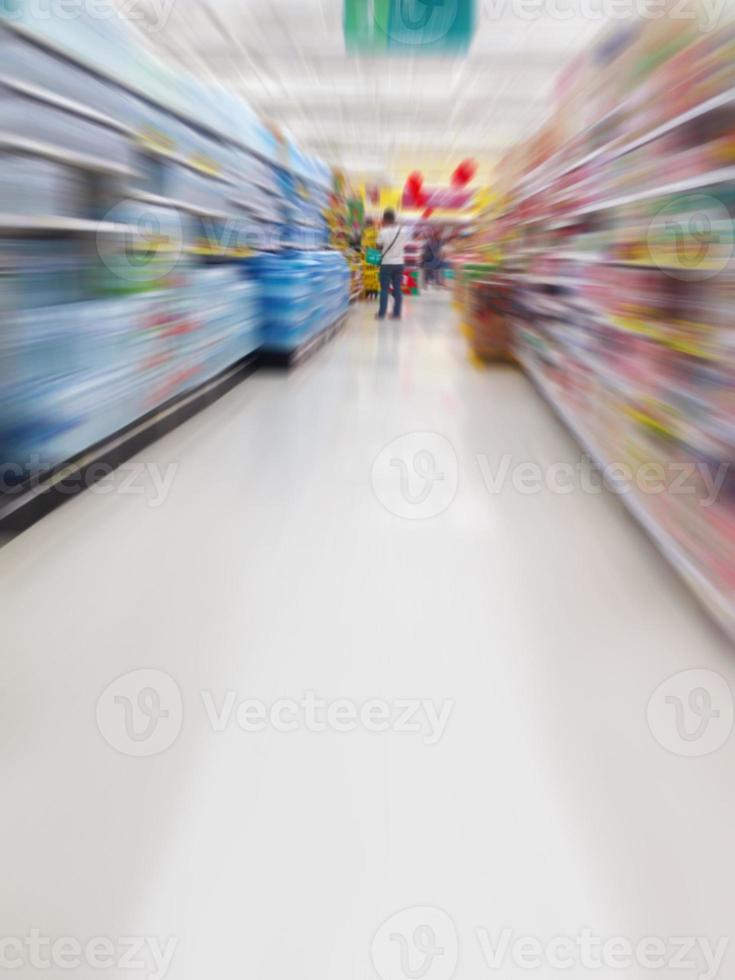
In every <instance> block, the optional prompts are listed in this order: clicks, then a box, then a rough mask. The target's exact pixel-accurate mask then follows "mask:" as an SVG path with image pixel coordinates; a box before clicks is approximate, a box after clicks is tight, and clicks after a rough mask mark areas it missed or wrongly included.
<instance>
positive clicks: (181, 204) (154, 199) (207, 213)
mask: <svg viewBox="0 0 735 980" xmlns="http://www.w3.org/2000/svg"><path fill="white" fill-rule="evenodd" d="M129 197H130V198H131V199H132V200H134V201H140V202H141V203H142V204H150V205H152V206H153V207H160V208H171V209H173V210H176V211H184V212H186V213H187V214H194V215H197V216H198V217H201V218H215V219H217V220H222V221H227V220H228V218H230V217H232V216H231V215H228V214H227V213H226V212H225V211H217V210H214V209H212V208H204V207H201V205H199V204H191V203H190V202H189V201H180V200H178V199H177V198H173V197H162V196H161V195H159V194H148V193H146V192H145V191H133V192H132V193H131V194H130V195H129Z"/></svg>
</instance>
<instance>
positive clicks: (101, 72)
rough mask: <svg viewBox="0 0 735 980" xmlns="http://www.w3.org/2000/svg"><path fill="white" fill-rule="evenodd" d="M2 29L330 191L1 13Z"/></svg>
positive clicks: (209, 134)
mask: <svg viewBox="0 0 735 980" xmlns="http://www.w3.org/2000/svg"><path fill="white" fill-rule="evenodd" d="M3 29H5V30H7V31H10V32H11V33H13V34H16V35H17V36H18V37H21V38H23V39H24V40H25V41H27V42H28V43H29V44H32V45H34V46H35V47H38V48H41V49H42V50H44V51H46V52H48V53H50V54H53V55H55V56H56V57H58V58H62V59H63V60H65V61H67V62H70V63H72V64H74V65H76V66H77V67H80V68H82V69H84V70H85V71H87V72H89V73H90V74H91V75H94V76H95V77H96V78H101V79H104V80H105V81H108V82H112V83H113V84H115V85H117V86H119V87H120V88H121V89H123V90H124V91H126V92H130V93H131V94H132V95H134V96H136V98H139V99H142V100H143V101H144V102H145V103H146V104H147V105H151V106H155V107H156V108H158V109H162V110H163V111H165V112H167V113H169V114H170V115H172V116H174V117H175V118H176V119H179V120H181V121H182V122H184V123H186V124H187V125H188V126H191V127H192V128H193V129H195V130H196V131H197V132H199V133H203V134H204V135H206V136H209V137H210V138H213V139H215V140H217V141H219V142H223V143H226V144H228V145H229V146H235V147H237V148H238V149H240V150H244V152H245V153H248V154H249V155H250V156H251V157H253V158H254V159H256V160H259V161H260V162H261V163H265V164H267V165H268V166H269V167H273V168H274V169H276V170H281V171H283V172H285V173H291V174H295V175H296V176H297V177H299V179H301V180H303V181H304V182H305V183H312V184H314V185H315V186H317V187H319V188H321V189H324V190H329V186H328V184H322V183H321V182H320V181H317V180H314V179H310V178H307V177H303V176H302V175H301V174H299V173H298V172H296V171H294V170H293V168H292V167H289V166H287V165H286V164H284V162H283V161H280V160H275V159H272V158H271V157H269V156H266V155H265V154H263V153H260V152H259V151H258V150H256V149H255V148H254V147H252V146H248V144H247V143H243V142H241V141H240V140H238V139H237V138H236V137H234V136H233V135H232V134H231V133H230V132H228V131H226V130H220V129H219V128H218V127H216V126H211V125H209V124H208V123H206V122H205V121H204V120H202V119H200V118H198V117H196V116H194V115H192V114H190V113H188V112H185V111H183V110H182V109H181V107H179V106H174V105H170V104H168V103H166V102H165V101H160V100H157V99H154V98H151V95H150V93H148V92H146V91H145V90H144V89H143V88H140V87H138V86H137V85H135V84H134V83H133V82H131V81H130V79H128V78H121V77H120V76H118V75H117V74H115V72H112V71H109V70H107V69H105V68H104V67H103V66H101V65H100V64H98V63H97V62H94V61H92V60H90V59H89V58H85V57H83V56H82V55H80V54H79V53H78V52H77V51H72V50H69V49H68V48H65V47H64V46H63V45H61V44H58V43H56V42H54V41H53V40H52V39H51V38H48V37H45V36H43V35H41V34H39V33H38V32H37V31H34V30H33V29H32V28H29V27H28V26H27V25H25V24H21V23H20V22H18V21H14V20H11V19H9V18H8V17H7V16H3V15H2V14H0V31H2V30H3Z"/></svg>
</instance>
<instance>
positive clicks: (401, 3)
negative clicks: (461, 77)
mask: <svg viewBox="0 0 735 980" xmlns="http://www.w3.org/2000/svg"><path fill="white" fill-rule="evenodd" d="M344 29H345V43H346V45H347V50H348V51H350V52H354V53H355V54H381V53H384V54H390V55H399V54H411V55H421V54H426V55H444V54H447V55H451V54H455V53H457V52H460V51H466V50H467V48H469V46H470V42H471V40H472V35H473V34H474V32H475V0H345V7H344Z"/></svg>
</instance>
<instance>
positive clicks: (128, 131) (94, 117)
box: [0, 74, 135, 136]
mask: <svg viewBox="0 0 735 980" xmlns="http://www.w3.org/2000/svg"><path fill="white" fill-rule="evenodd" d="M0 87H2V88H6V89H9V90H10V91H11V92H16V93H17V94H18V95H25V96H27V97H28V98H29V99H33V100H35V101H36V102H41V103H43V104H44V105H49V106H53V107H54V108H55V109H62V110H63V111H64V112H68V113H69V114H70V115H73V116H78V117H79V118H80V119H86V120H88V121H89V122H94V123H99V125H100V126H105V127H106V128H107V129H112V130H115V132H117V133H123V134H124V135H125V136H133V135H134V134H135V130H134V129H133V128H132V127H131V126H128V125H126V124H125V123H123V122H120V121H119V120H117V119H113V117H112V116H108V115H106V114H105V113H103V112H98V111H97V110H96V109H92V108H91V107H89V106H85V105H83V104H82V103H81V102H76V101H75V100H73V99H67V98H66V97H65V96H63V95H57V93H56V92H51V91H49V89H46V88H42V87H41V86H40V85H31V84H30V83H29V82H23V81H20V79H17V78H12V77H11V76H9V75H3V74H0Z"/></svg>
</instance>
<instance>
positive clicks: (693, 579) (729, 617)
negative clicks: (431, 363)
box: [517, 351, 735, 639]
mask: <svg viewBox="0 0 735 980" xmlns="http://www.w3.org/2000/svg"><path fill="white" fill-rule="evenodd" d="M517 357H518V360H519V361H520V363H521V365H522V367H523V369H524V370H525V371H526V373H527V374H528V376H529V378H530V379H531V380H532V381H533V383H534V385H535V386H536V388H537V389H538V391H539V392H540V393H541V394H542V395H543V397H544V398H545V399H546V401H547V402H548V404H549V405H550V406H551V408H552V409H553V410H554V412H555V413H556V414H557V415H558V417H559V418H560V419H561V421H562V422H563V423H564V425H566V427H567V428H568V429H569V431H570V432H571V433H572V435H573V436H574V437H575V439H576V440H577V442H579V444H580V445H581V447H582V448H583V449H584V451H585V452H586V453H587V455H588V456H589V457H590V459H591V460H592V461H593V462H594V463H595V465H596V466H597V467H598V468H599V469H600V470H603V471H604V470H605V467H606V465H607V461H606V460H605V458H604V454H603V453H601V452H600V450H599V448H598V446H597V445H596V444H595V442H594V439H593V438H592V437H591V436H590V435H589V434H588V433H587V432H585V430H584V427H583V426H582V425H581V424H580V422H579V421H578V420H577V419H576V418H575V417H574V415H573V413H572V412H571V411H570V410H569V409H568V408H567V407H566V406H565V405H563V404H562V403H561V401H560V400H559V398H558V397H557V395H556V393H555V391H554V388H553V385H552V384H551V383H550V382H549V381H548V380H547V379H546V378H545V377H544V375H543V372H542V371H540V370H539V369H538V368H537V367H536V365H535V364H534V363H533V361H532V360H531V358H530V357H529V356H528V355H527V354H525V353H524V352H523V351H521V352H519V353H517ZM605 475H606V479H607V480H608V482H609V483H610V484H611V485H612V486H613V487H614V488H615V490H616V495H617V496H618V498H619V499H620V500H621V501H622V503H623V504H624V506H625V507H626V508H627V509H628V511H629V512H630V514H631V515H632V516H633V517H634V518H635V519H636V520H637V521H638V523H639V524H640V525H641V527H643V529H644V530H645V531H646V532H647V533H648V534H649V536H650V537H651V538H652V540H653V541H654V543H655V544H656V546H657V547H658V548H659V550H660V551H661V553H662V554H663V555H664V557H665V558H667V559H668V561H669V562H670V563H671V565H672V567H673V568H674V569H675V571H676V572H677V573H678V574H679V575H680V576H681V578H682V579H683V580H684V582H685V583H686V584H687V585H688V586H689V587H690V588H691V589H692V590H693V592H694V594H695V595H696V596H697V597H698V598H699V599H700V601H701V602H702V603H703V604H704V605H705V606H706V608H707V609H708V610H709V611H710V612H711V613H712V614H713V615H714V617H715V618H716V619H717V621H718V622H719V623H720V625H721V626H722V628H723V629H724V630H725V631H726V632H727V633H728V634H729V635H730V636H731V637H732V638H733V639H735V609H733V607H732V606H731V605H730V603H729V602H728V601H727V599H726V597H725V596H724V595H723V594H722V593H721V592H720V591H719V590H718V589H717V588H716V587H715V586H714V585H713V584H712V582H710V580H709V579H708V578H707V577H706V576H705V575H703V573H702V572H701V571H700V570H699V569H698V568H697V567H696V565H694V564H693V562H692V561H691V560H690V558H689V557H688V556H687V554H686V553H685V552H684V550H683V549H682V548H681V547H680V546H679V545H678V544H677V542H676V541H675V540H674V539H673V538H672V537H671V536H670V535H669V534H668V533H667V532H666V531H665V530H664V529H663V528H662V527H661V526H660V525H659V524H657V523H656V521H655V520H654V519H653V518H652V517H651V515H650V513H649V512H648V510H647V509H646V507H645V505H644V504H643V503H642V501H641V500H640V498H639V497H638V496H636V495H635V492H634V491H633V490H632V489H631V487H630V485H629V484H627V483H626V482H625V481H624V480H622V479H621V478H620V477H618V476H616V475H615V474H613V473H610V472H607V473H606V474H605Z"/></svg>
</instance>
